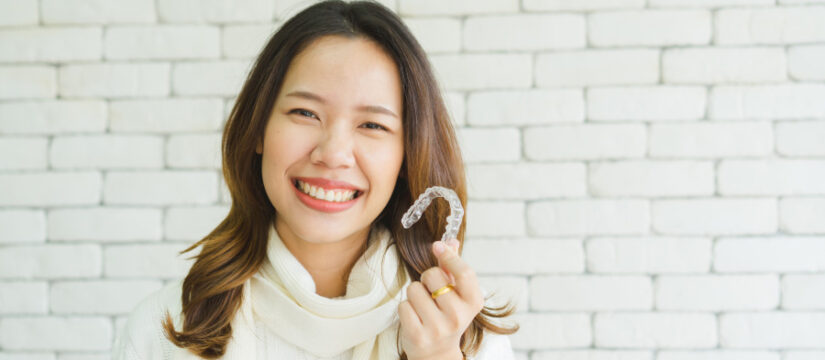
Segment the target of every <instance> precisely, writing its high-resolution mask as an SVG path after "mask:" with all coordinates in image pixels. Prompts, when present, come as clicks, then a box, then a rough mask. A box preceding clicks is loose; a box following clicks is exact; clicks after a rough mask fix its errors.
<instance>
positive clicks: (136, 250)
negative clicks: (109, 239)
mask: <svg viewBox="0 0 825 360" xmlns="http://www.w3.org/2000/svg"><path fill="white" fill-rule="evenodd" d="M189 245H190V244H188V243H179V244H152V245H146V244H140V245H117V246H115V245H113V246H109V247H106V249H105V251H104V252H103V258H104V263H103V275H104V276H105V277H111V278H143V279H145V278H157V279H176V278H182V277H184V276H186V273H187V272H189V268H190V267H192V263H193V262H194V261H193V260H187V258H188V257H191V256H192V255H194V254H193V253H191V252H190V253H185V254H182V255H179V254H178V253H179V252H180V251H182V250H184V249H186V248H187V247H188V246H189Z"/></svg>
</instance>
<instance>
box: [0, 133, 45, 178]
mask: <svg viewBox="0 0 825 360" xmlns="http://www.w3.org/2000/svg"><path fill="white" fill-rule="evenodd" d="M48 145H49V140H48V139H47V138H45V137H24V138H10V137H0V171H7V170H45V169H46V165H47V162H48V161H47V159H48V156H47V149H48Z"/></svg>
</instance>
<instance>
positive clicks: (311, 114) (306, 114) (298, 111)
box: [288, 109, 318, 119]
mask: <svg viewBox="0 0 825 360" xmlns="http://www.w3.org/2000/svg"><path fill="white" fill-rule="evenodd" d="M292 113H298V114H300V115H303V116H306V117H314V118H316V119H317V118H318V117H317V116H315V114H313V113H312V112H311V111H309V110H304V109H294V110H290V111H289V112H288V114H292Z"/></svg>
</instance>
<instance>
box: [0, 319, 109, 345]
mask: <svg viewBox="0 0 825 360" xmlns="http://www.w3.org/2000/svg"><path fill="white" fill-rule="evenodd" d="M31 334H37V336H31ZM111 342H112V322H111V320H109V319H108V318H105V317H54V316H49V317H10V318H5V319H0V346H1V347H3V350H51V351H54V350H58V351H60V350H66V351H78V350H108V349H109V348H110V346H111Z"/></svg>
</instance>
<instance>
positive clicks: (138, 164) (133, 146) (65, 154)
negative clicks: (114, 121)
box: [49, 135, 163, 169]
mask: <svg viewBox="0 0 825 360" xmlns="http://www.w3.org/2000/svg"><path fill="white" fill-rule="evenodd" d="M49 159H50V163H51V165H52V168H55V169H88V168H104V169H135V168H138V169H152V168H160V167H162V166H163V138H161V137H158V136H147V135H77V136H58V137H55V138H54V139H53V140H52V146H51V148H50V151H49Z"/></svg>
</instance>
